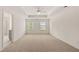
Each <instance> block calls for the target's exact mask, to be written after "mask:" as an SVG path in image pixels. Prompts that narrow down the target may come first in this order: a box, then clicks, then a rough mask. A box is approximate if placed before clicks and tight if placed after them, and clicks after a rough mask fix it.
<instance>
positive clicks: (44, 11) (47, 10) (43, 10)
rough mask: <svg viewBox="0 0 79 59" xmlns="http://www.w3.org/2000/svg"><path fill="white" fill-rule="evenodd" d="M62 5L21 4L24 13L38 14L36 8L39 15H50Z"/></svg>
mask: <svg viewBox="0 0 79 59" xmlns="http://www.w3.org/2000/svg"><path fill="white" fill-rule="evenodd" d="M62 7H63V6H24V7H23V6H22V7H21V8H22V10H23V11H24V12H25V14H26V15H38V10H39V12H40V15H50V14H51V13H53V12H55V11H56V10H58V9H60V8H62Z"/></svg>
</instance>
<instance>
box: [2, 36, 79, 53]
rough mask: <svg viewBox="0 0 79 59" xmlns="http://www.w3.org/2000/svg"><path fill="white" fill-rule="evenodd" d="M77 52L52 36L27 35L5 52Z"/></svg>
mask: <svg viewBox="0 0 79 59" xmlns="http://www.w3.org/2000/svg"><path fill="white" fill-rule="evenodd" d="M72 51H73V52H74V51H75V52H77V51H79V50H78V49H76V48H74V47H72V46H70V45H68V44H66V43H64V42H62V41H60V40H59V39H56V38H54V37H52V36H50V35H25V36H24V37H22V38H21V39H19V40H17V41H16V42H14V43H13V44H10V45H9V46H7V47H6V48H4V49H3V52H72Z"/></svg>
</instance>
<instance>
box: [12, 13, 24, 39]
mask: <svg viewBox="0 0 79 59" xmlns="http://www.w3.org/2000/svg"><path fill="white" fill-rule="evenodd" d="M15 15H16V16H13V19H14V20H13V23H14V24H13V25H14V26H13V31H14V40H17V39H19V38H21V37H22V36H23V35H24V33H25V18H24V16H23V15H21V14H17V13H16V14H15Z"/></svg>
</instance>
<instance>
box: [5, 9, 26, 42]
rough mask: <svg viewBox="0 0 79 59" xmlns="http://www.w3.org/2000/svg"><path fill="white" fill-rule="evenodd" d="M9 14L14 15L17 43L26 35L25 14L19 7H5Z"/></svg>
mask: <svg viewBox="0 0 79 59" xmlns="http://www.w3.org/2000/svg"><path fill="white" fill-rule="evenodd" d="M5 10H6V11H7V12H10V13H11V14H12V19H13V39H14V41H16V40H17V39H19V38H21V37H22V36H23V35H24V33H25V17H26V16H25V14H24V12H22V10H21V9H20V8H19V7H5Z"/></svg>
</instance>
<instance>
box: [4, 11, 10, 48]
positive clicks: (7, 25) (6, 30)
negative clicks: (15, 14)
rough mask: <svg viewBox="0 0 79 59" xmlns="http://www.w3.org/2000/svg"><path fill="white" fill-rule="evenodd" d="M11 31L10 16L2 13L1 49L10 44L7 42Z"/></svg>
mask: <svg viewBox="0 0 79 59" xmlns="http://www.w3.org/2000/svg"><path fill="white" fill-rule="evenodd" d="M10 29H11V16H10V14H8V13H6V12H4V13H3V47H5V46H7V45H8V44H9V43H10V40H9V31H10Z"/></svg>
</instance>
